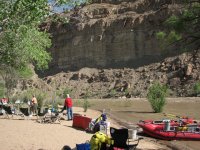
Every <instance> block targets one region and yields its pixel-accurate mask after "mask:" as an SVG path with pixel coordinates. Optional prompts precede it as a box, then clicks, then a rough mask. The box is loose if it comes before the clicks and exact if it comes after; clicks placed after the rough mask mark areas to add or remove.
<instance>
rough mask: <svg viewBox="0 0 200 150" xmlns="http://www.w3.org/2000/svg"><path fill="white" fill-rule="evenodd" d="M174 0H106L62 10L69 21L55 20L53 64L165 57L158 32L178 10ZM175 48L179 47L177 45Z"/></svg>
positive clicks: (101, 64)
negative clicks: (56, 21)
mask: <svg viewBox="0 0 200 150" xmlns="http://www.w3.org/2000/svg"><path fill="white" fill-rule="evenodd" d="M179 11H180V9H179V4H178V2H177V3H176V4H173V1H171V0H129V1H128V0H116V1H114V0H102V1H96V2H95V1H93V3H92V4H90V5H85V6H80V7H78V8H75V9H74V10H73V11H72V12H69V13H66V14H62V15H63V16H64V17H66V18H69V23H68V24H58V23H57V24H54V23H52V24H50V25H48V26H49V32H50V33H51V34H52V37H53V46H52V48H51V49H50V52H51V53H52V55H53V62H52V64H51V67H50V68H51V69H52V68H54V70H55V69H57V70H78V69H81V68H83V67H95V68H123V67H132V68H137V67H139V66H142V65H145V64H149V63H152V62H156V61H159V60H161V59H162V58H163V57H165V56H166V54H164V53H163V52H162V50H161V49H160V47H159V43H158V41H157V40H156V38H155V33H156V32H157V31H159V30H161V29H162V28H163V27H162V23H163V22H164V21H165V20H166V18H168V17H169V16H170V15H171V14H173V13H178V12H179ZM172 49H173V50H174V49H175V48H172Z"/></svg>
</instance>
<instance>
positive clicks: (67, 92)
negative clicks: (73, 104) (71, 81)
mask: <svg viewBox="0 0 200 150" xmlns="http://www.w3.org/2000/svg"><path fill="white" fill-rule="evenodd" d="M71 92H72V90H71V89H69V88H65V89H64V90H63V98H66V97H67V94H69V95H70V94H71Z"/></svg>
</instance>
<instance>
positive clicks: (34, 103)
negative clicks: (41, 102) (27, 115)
mask: <svg viewBox="0 0 200 150" xmlns="http://www.w3.org/2000/svg"><path fill="white" fill-rule="evenodd" d="M31 103H32V113H33V115H37V106H38V103H37V99H36V97H35V95H33V98H32V100H31Z"/></svg>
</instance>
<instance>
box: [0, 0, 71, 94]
mask: <svg viewBox="0 0 200 150" xmlns="http://www.w3.org/2000/svg"><path fill="white" fill-rule="evenodd" d="M52 1H53V3H51V6H50V3H49V2H48V0H35V1H33V0H0V70H1V75H3V79H4V80H5V85H6V88H10V89H8V90H9V91H10V90H11V89H12V88H13V87H14V86H15V84H14V82H12V87H11V86H10V85H9V87H8V86H7V85H8V84H10V83H8V82H10V81H9V79H8V78H7V77H9V76H11V75H12V72H16V73H15V78H14V79H18V78H19V77H23V76H26V77H29V76H30V75H31V73H30V69H28V68H29V64H33V65H34V66H35V69H38V70H43V69H47V68H48V63H49V62H50V61H51V56H50V54H49V53H48V52H47V51H46V49H47V48H49V47H50V46H51V37H50V34H48V33H47V32H46V31H41V30H40V28H39V25H40V24H41V23H43V22H44V21H45V20H47V19H49V18H51V16H52V14H53V12H52V11H53V10H54V9H53V8H54V7H55V6H59V5H63V4H66V3H72V2H73V1H72V0H52ZM7 79H8V80H7ZM7 93H8V92H7ZM9 93H10V92H9Z"/></svg>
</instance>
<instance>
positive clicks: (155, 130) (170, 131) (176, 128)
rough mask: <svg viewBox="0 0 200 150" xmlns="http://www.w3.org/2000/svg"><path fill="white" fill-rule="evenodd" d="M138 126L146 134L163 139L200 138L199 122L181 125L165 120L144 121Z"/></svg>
mask: <svg viewBox="0 0 200 150" xmlns="http://www.w3.org/2000/svg"><path fill="white" fill-rule="evenodd" d="M138 126H140V127H141V128H142V129H143V132H144V133H145V134H147V135H149V136H151V137H155V138H159V139H163V140H200V125H199V124H191V123H190V124H187V125H180V124H177V123H175V122H171V121H170V120H164V121H163V123H153V122H148V121H142V122H140V123H138Z"/></svg>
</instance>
